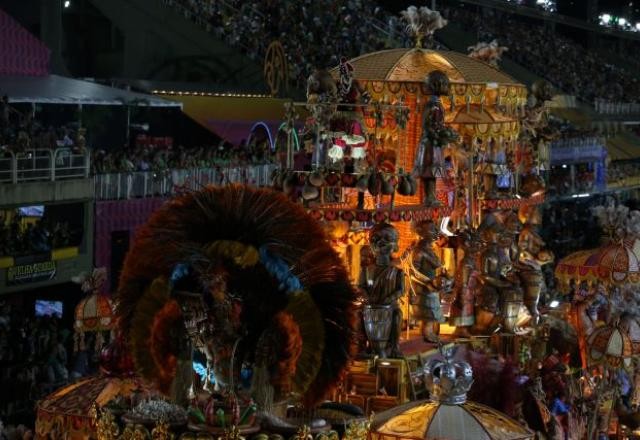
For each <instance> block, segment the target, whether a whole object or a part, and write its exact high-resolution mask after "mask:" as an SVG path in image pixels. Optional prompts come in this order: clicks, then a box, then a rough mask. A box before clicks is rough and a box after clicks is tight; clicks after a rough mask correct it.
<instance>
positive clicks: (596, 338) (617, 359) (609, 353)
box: [587, 325, 633, 368]
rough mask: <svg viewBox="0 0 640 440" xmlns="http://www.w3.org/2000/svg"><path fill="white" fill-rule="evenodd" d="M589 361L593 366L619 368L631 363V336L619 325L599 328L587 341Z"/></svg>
mask: <svg viewBox="0 0 640 440" xmlns="http://www.w3.org/2000/svg"><path fill="white" fill-rule="evenodd" d="M587 344H588V347H589V348H588V353H589V360H590V361H591V362H592V363H593V364H604V365H607V366H610V367H614V368H618V367H620V366H621V365H622V364H623V363H624V365H625V366H627V365H629V364H630V363H631V356H633V344H632V342H631V339H630V338H629V334H628V333H627V332H626V331H624V330H623V329H622V328H621V327H619V326H617V325H606V326H603V327H599V328H597V329H595V330H594V331H593V333H591V335H589V339H588V341H587Z"/></svg>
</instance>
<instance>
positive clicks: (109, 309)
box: [71, 267, 115, 351]
mask: <svg viewBox="0 0 640 440" xmlns="http://www.w3.org/2000/svg"><path fill="white" fill-rule="evenodd" d="M106 279H107V270H106V268H104V267H100V268H95V269H93V271H92V272H91V273H86V272H83V273H81V274H80V275H78V276H75V277H72V278H71V280H72V281H73V282H74V283H76V284H80V288H81V289H82V291H83V292H85V294H86V295H87V296H85V297H84V298H83V299H82V300H81V301H80V302H79V303H78V305H77V306H76V308H75V312H74V318H75V319H74V324H73V327H74V329H75V334H74V350H75V351H78V350H83V349H84V334H85V332H95V333H96V343H95V350H96V351H100V350H101V349H102V345H103V341H104V339H103V335H102V332H106V331H111V330H112V329H113V328H114V323H115V319H114V307H113V303H112V302H111V299H110V298H109V297H108V296H107V295H106V294H104V293H102V292H101V291H100V290H101V288H102V286H103V285H104V282H105V281H106Z"/></svg>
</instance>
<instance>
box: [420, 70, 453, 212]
mask: <svg viewBox="0 0 640 440" xmlns="http://www.w3.org/2000/svg"><path fill="white" fill-rule="evenodd" d="M426 83H427V87H428V88H429V91H430V93H431V97H430V98H429V100H428V101H427V103H426V104H425V107H424V110H423V112H422V137H421V139H420V143H419V145H418V153H417V154H416V160H415V166H414V174H416V175H418V176H419V177H421V178H422V181H423V184H424V190H425V204H426V205H436V204H437V203H438V202H437V200H436V195H435V194H436V174H438V169H439V168H442V166H443V162H442V149H443V148H444V147H446V146H447V145H448V144H449V143H450V142H453V141H454V140H456V139H457V138H458V135H457V133H456V132H455V131H454V130H452V129H451V128H448V127H446V126H445V124H444V107H443V106H442V102H441V100H440V97H441V96H445V95H448V94H449V79H448V78H447V75H445V74H444V73H443V72H441V71H439V70H434V71H433V72H430V73H429V75H428V76H427V79H426Z"/></svg>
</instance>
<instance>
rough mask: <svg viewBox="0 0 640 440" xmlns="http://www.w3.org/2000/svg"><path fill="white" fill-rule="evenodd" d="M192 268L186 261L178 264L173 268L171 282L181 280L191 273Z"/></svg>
mask: <svg viewBox="0 0 640 440" xmlns="http://www.w3.org/2000/svg"><path fill="white" fill-rule="evenodd" d="M190 270H191V269H190V267H189V265H188V264H185V263H178V264H176V266H175V267H174V268H173V272H172V273H171V283H172V284H175V283H177V282H178V281H180V280H181V279H182V278H184V277H186V276H187V275H189V272H190Z"/></svg>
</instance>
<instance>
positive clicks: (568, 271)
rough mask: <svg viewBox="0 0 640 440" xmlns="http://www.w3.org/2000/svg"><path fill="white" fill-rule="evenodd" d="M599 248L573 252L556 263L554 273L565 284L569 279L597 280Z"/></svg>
mask: <svg viewBox="0 0 640 440" xmlns="http://www.w3.org/2000/svg"><path fill="white" fill-rule="evenodd" d="M599 255H600V249H589V250H584V251H578V252H574V253H573V254H569V255H567V256H566V257H564V258H563V259H562V260H560V261H559V262H558V264H557V265H556V270H555V275H556V277H558V279H559V280H561V281H563V282H564V283H565V284H569V281H570V280H572V279H573V280H576V281H597V280H598V279H599V278H598V261H599V260H598V257H599Z"/></svg>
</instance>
